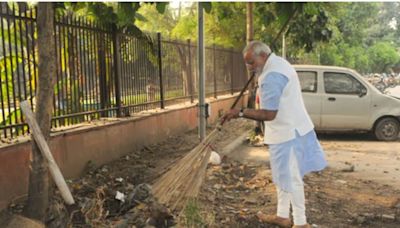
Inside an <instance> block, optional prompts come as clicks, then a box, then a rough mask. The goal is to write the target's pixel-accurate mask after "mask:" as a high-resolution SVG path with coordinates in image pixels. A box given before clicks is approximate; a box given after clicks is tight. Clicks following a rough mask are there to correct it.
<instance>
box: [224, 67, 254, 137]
mask: <svg viewBox="0 0 400 228" xmlns="http://www.w3.org/2000/svg"><path fill="white" fill-rule="evenodd" d="M255 76H256V73H255V72H252V73H251V76H250V78H249V80H248V81H247V83H246V85H245V86H244V87H243V89H242V91H240V93H239V96H237V97H236V100H235V102H233V104H232V106H231V109H233V108H235V107H236V105H237V103H238V102H239V100H240V98H241V97H242V96H243V93H244V91H246V89H247V87H249V84H250V82H251V81H253V78H254V77H255ZM224 122H225V120H223V121H221V122H220V124H218V125H217V129H218V130H221V127H222V125H224Z"/></svg>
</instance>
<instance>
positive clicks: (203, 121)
mask: <svg viewBox="0 0 400 228" xmlns="http://www.w3.org/2000/svg"><path fill="white" fill-rule="evenodd" d="M197 5H198V8H197V9H198V20H197V21H198V37H199V39H198V51H197V55H198V58H197V61H198V66H199V137H200V140H201V141H203V139H204V138H205V135H206V116H205V114H206V112H205V77H204V72H205V68H204V62H205V59H204V21H203V4H202V3H200V2H199V3H197Z"/></svg>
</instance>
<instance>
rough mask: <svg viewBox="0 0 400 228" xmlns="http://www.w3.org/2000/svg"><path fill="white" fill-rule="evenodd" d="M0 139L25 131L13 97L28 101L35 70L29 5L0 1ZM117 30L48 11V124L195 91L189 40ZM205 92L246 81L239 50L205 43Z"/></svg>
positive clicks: (128, 110) (113, 113)
mask: <svg viewBox="0 0 400 228" xmlns="http://www.w3.org/2000/svg"><path fill="white" fill-rule="evenodd" d="M0 6H1V7H0V8H1V9H0V68H1V78H0V84H1V87H0V95H1V96H0V131H1V132H0V138H12V137H15V136H18V135H22V134H25V133H27V132H28V131H29V129H28V126H27V125H26V123H25V121H24V118H23V115H22V113H21V111H20V108H19V102H20V101H22V100H29V101H30V103H31V106H32V107H34V104H35V95H36V89H37V77H38V69H37V67H38V53H37V52H38V50H37V40H36V39H37V35H36V34H37V31H36V30H37V28H36V10H35V9H34V8H25V9H21V8H18V5H17V4H9V3H6V2H3V3H0ZM150 37H151V38H150V39H142V38H137V37H135V36H134V35H132V34H129V33H121V32H117V30H116V29H115V27H112V26H104V25H100V24H98V23H96V22H93V21H89V20H87V19H84V18H77V17H75V16H72V15H63V16H56V17H55V27H54V39H55V46H56V47H55V48H56V56H55V58H56V60H57V73H56V75H54V77H56V79H57V80H56V81H57V82H56V84H55V87H54V94H53V95H54V103H53V121H52V126H53V127H61V126H68V125H73V124H77V123H81V122H85V121H90V120H93V119H99V118H101V117H124V116H130V115H132V114H133V113H135V112H140V111H143V110H148V109H154V108H164V107H165V106H167V105H169V104H172V103H176V102H180V101H185V100H186V101H191V102H194V99H196V98H197V93H198V84H197V82H198V73H197V70H196V69H197V57H196V56H197V47H196V46H195V45H194V44H193V43H192V42H191V41H190V40H187V41H171V40H165V39H162V37H161V34H157V35H153V36H150ZM205 59H206V61H205V64H206V94H207V96H209V97H210V96H213V97H217V96H219V95H220V94H226V93H233V92H236V91H239V90H240V89H241V88H242V86H243V85H244V84H245V82H246V78H245V77H244V75H245V74H246V69H245V65H244V62H243V60H242V55H241V53H240V52H237V51H234V50H233V49H224V48H220V47H216V46H212V47H207V48H206V58H205Z"/></svg>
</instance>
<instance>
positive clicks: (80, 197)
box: [0, 120, 400, 227]
mask: <svg viewBox="0 0 400 228" xmlns="http://www.w3.org/2000/svg"><path fill="white" fill-rule="evenodd" d="M252 126H253V123H252V122H250V121H244V120H234V121H231V122H229V123H227V124H226V125H225V126H224V128H223V130H222V131H221V133H220V134H219V135H218V137H217V139H216V140H215V143H214V144H213V147H214V149H215V150H216V151H218V152H219V151H224V150H225V148H227V147H230V146H231V144H232V142H234V141H235V140H236V141H237V139H240V137H242V136H243V134H244V133H246V132H248V131H249V130H250V129H251V128H252ZM212 129H213V128H212V127H210V128H209V129H208V130H209V131H211V130H212ZM342 137H343V138H342ZM363 137H364V136H361V138H360V139H358V138H355V139H354V138H352V136H351V137H350V138H349V136H341V135H336V136H335V135H333V136H332V135H326V136H324V135H323V136H322V138H321V143H322V145H323V147H324V149H325V150H326V151H327V158H328V161H329V163H330V165H331V164H337V165H331V166H330V167H329V168H327V169H326V170H324V171H323V172H320V173H314V174H311V175H308V176H307V177H306V178H305V191H306V199H307V201H306V207H307V216H308V218H309V222H310V223H311V224H313V225H314V227H400V187H398V186H396V185H389V184H387V183H386V184H385V182H384V181H383V182H382V181H380V180H379V178H378V179H375V178H374V177H376V176H382V175H383V176H385V175H387V176H390V175H392V174H393V176H390V177H391V178H393V177H394V178H398V174H399V173H400V172H399V171H398V170H396V169H397V168H398V167H399V166H398V163H390V164H391V165H389V166H387V165H386V163H387V162H386V161H383V160H382V161H381V163H379V164H377V165H375V163H374V162H375V161H378V160H379V159H377V158H376V157H375V158H372V159H373V160H371V161H369V162H365V165H363V166H361V165H359V164H361V163H360V162H359V160H362V159H361V158H362V157H363V156H365V154H375V155H377V154H379V151H380V150H379V147H381V145H389V144H390V143H389V144H386V143H382V144H379V145H376V144H374V143H377V142H375V141H373V140H371V139H369V138H368V137H367V138H363ZM349 139H350V140H349ZM353 141H357V142H353ZM198 143H199V140H198V137H197V131H191V132H187V133H185V134H182V135H178V136H174V137H171V138H169V139H167V140H166V141H164V142H162V143H159V144H155V145H150V146H147V147H145V148H143V149H142V150H140V151H132V153H131V154H129V155H126V156H123V157H121V158H120V159H119V160H117V161H114V162H112V163H109V164H106V165H103V166H100V167H98V166H97V165H96V164H93V163H88V165H87V169H86V172H85V175H84V176H82V178H80V179H76V180H70V181H68V184H69V186H70V189H71V190H72V193H73V196H74V198H75V200H76V202H77V206H75V207H71V208H66V207H65V206H64V205H63V204H62V203H61V199H60V198H59V195H58V193H57V191H55V194H53V195H54V197H53V198H52V203H51V205H52V206H51V208H50V209H49V213H48V219H47V226H48V227H63V226H65V225H66V223H69V224H70V225H71V226H72V227H146V226H147V227H152V226H149V224H151V220H148V218H149V217H152V216H153V214H152V211H151V207H150V206H149V205H150V203H149V202H150V201H149V200H148V199H149V198H151V197H149V191H148V189H149V185H151V184H152V183H153V182H154V181H155V180H156V179H157V178H159V177H160V176H161V175H162V174H163V173H164V172H165V171H166V170H167V169H168V168H169V167H170V166H171V165H173V164H174V162H175V161H177V160H178V159H180V158H181V157H182V156H183V155H184V154H185V153H187V152H188V151H190V150H191V149H192V148H193V147H194V146H196V145H197V144H198ZM357 143H358V144H357ZM368 143H371V145H367V144H368ZM395 145H396V146H398V144H396V143H395V144H390V145H389V146H387V148H388V152H387V154H388V155H390V156H392V157H390V159H388V162H389V161H392V162H393V161H396V159H397V158H398V159H397V161H398V160H400V155H399V154H398V153H399V152H398V151H399V150H396V149H395V148H396V147H395ZM368 148H369V149H368ZM391 149H393V151H391ZM266 150H267V148H265V147H259V146H253V145H250V144H249V143H248V142H243V143H241V144H240V145H239V147H238V148H236V149H234V150H233V151H231V152H230V153H229V154H228V155H227V156H225V157H224V158H223V162H222V164H221V165H218V166H213V165H209V167H208V170H207V175H206V177H205V181H204V183H203V186H202V189H201V192H200V196H199V197H198V200H197V201H193V202H191V203H190V205H188V206H187V207H186V209H185V210H184V212H183V213H182V214H181V217H179V218H177V217H176V215H175V219H173V220H174V221H171V222H166V223H163V224H164V225H166V226H169V225H170V226H172V224H174V223H177V224H176V225H175V226H176V227H273V226H270V225H268V224H263V223H260V222H259V221H258V220H257V218H256V217H255V214H256V213H257V212H258V211H263V212H265V213H274V212H275V210H276V209H275V206H276V196H275V187H274V185H273V183H272V181H271V173H270V169H269V164H268V156H267V154H268V153H267V152H266ZM371 151H373V152H371ZM349 152H350V153H349ZM346 153H347V154H346ZM385 153H386V152H385ZM385 153H382V154H379V156H380V157H385ZM349 156H350V157H349ZM340 157H342V159H340ZM335 159H336V160H335ZM346 162H347V163H346ZM362 164H364V163H362ZM367 164H369V165H367ZM388 164H389V163H388ZM396 165H397V166H396ZM365 167H367V168H368V167H381V168H382V169H379V170H378V171H376V170H375V171H374V170H373V169H372V171H368V172H370V173H368V174H367V175H364V176H357V175H356V174H357V173H365V172H366V171H365V170H363V169H364V168H365ZM376 169H378V168H376ZM362 170H363V171H362ZM366 170H370V169H366ZM361 171H362V172H361ZM381 171H382V172H381ZM385 171H386V172H385ZM396 172H397V173H396ZM369 177H370V178H369ZM389 179H390V178H389ZM391 182H396V183H398V182H399V179H393V180H392V181H391ZM388 183H390V181H388ZM147 184H149V185H147ZM118 192H119V193H118ZM116 198H119V199H116ZM23 206H24V205H23V203H17V202H14V203H13V204H11V205H10V207H9V209H8V211H6V212H3V213H17V214H18V213H21V211H22V208H23ZM1 218H2V217H0V220H1ZM3 218H4V216H3ZM169 219H170V218H169ZM1 224H5V223H4V222H3V223H0V225H1ZM158 227H163V226H161V225H158ZM164 227H165V226H164Z"/></svg>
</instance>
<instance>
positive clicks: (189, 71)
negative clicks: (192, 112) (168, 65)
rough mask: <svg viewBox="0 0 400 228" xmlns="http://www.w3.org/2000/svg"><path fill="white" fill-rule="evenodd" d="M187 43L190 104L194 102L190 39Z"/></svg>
mask: <svg viewBox="0 0 400 228" xmlns="http://www.w3.org/2000/svg"><path fill="white" fill-rule="evenodd" d="M187 43H188V56H189V63H188V68H189V69H188V75H187V76H188V80H189V94H190V103H193V101H194V88H193V76H192V55H191V50H190V49H191V46H192V45H191V44H190V39H188V40H187Z"/></svg>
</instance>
